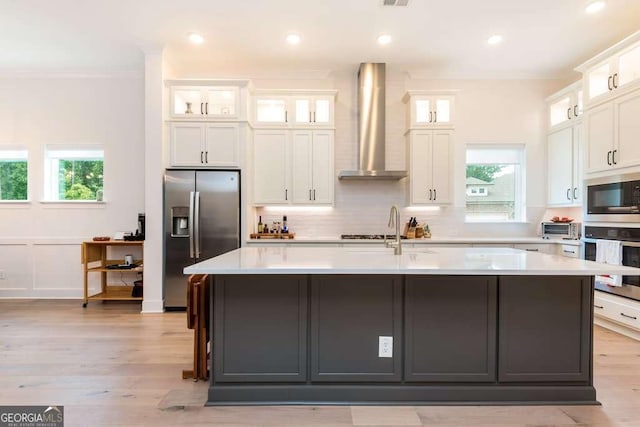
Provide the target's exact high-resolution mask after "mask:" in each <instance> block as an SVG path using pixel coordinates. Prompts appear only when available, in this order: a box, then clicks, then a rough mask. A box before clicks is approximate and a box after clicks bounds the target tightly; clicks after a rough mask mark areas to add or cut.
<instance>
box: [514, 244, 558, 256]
mask: <svg viewBox="0 0 640 427" xmlns="http://www.w3.org/2000/svg"><path fill="white" fill-rule="evenodd" d="M513 247H514V248H515V249H520V250H522V251H527V252H540V253H541V254H546V253H549V248H550V246H549V245H548V244H539V243H519V244H517V245H513Z"/></svg>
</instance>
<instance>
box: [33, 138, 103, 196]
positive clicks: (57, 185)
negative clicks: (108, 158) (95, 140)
mask: <svg viewBox="0 0 640 427" xmlns="http://www.w3.org/2000/svg"><path fill="white" fill-rule="evenodd" d="M45 150H46V152H45V165H44V179H45V188H44V198H45V200H48V201H64V200H98V201H101V200H102V191H103V190H102V188H103V175H102V173H103V172H102V171H103V163H104V150H103V149H102V147H101V146H99V145H75V146H69V145H47V147H46V149H45Z"/></svg>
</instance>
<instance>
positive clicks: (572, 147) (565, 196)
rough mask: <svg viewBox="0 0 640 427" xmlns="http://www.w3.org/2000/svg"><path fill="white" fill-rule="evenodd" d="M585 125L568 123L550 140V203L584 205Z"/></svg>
mask: <svg viewBox="0 0 640 427" xmlns="http://www.w3.org/2000/svg"><path fill="white" fill-rule="evenodd" d="M581 135H582V124H581V123H578V124H576V125H575V126H566V127H564V128H562V129H560V130H556V131H554V132H551V133H550V134H549V137H548V139H547V184H548V192H547V204H548V205H549V206H572V205H581V204H582V161H581V159H582V152H581Z"/></svg>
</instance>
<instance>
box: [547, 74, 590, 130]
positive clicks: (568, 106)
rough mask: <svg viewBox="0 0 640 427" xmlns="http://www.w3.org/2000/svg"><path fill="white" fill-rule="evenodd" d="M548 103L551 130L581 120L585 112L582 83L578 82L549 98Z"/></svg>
mask: <svg viewBox="0 0 640 427" xmlns="http://www.w3.org/2000/svg"><path fill="white" fill-rule="evenodd" d="M547 103H548V105H549V127H550V128H554V127H558V126H559V125H563V124H565V123H569V122H571V121H575V120H576V119H578V118H580V117H581V116H582V112H583V91H582V81H577V82H575V83H573V84H572V85H570V86H567V87H566V88H564V89H562V90H561V91H558V92H556V93H555V94H553V95H551V96H550V97H548V98H547Z"/></svg>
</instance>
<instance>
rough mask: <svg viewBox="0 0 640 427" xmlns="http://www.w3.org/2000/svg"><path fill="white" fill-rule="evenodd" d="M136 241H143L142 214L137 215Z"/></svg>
mask: <svg viewBox="0 0 640 427" xmlns="http://www.w3.org/2000/svg"><path fill="white" fill-rule="evenodd" d="M136 237H137V239H136V240H144V214H143V213H139V214H138V229H137V230H136Z"/></svg>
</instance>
